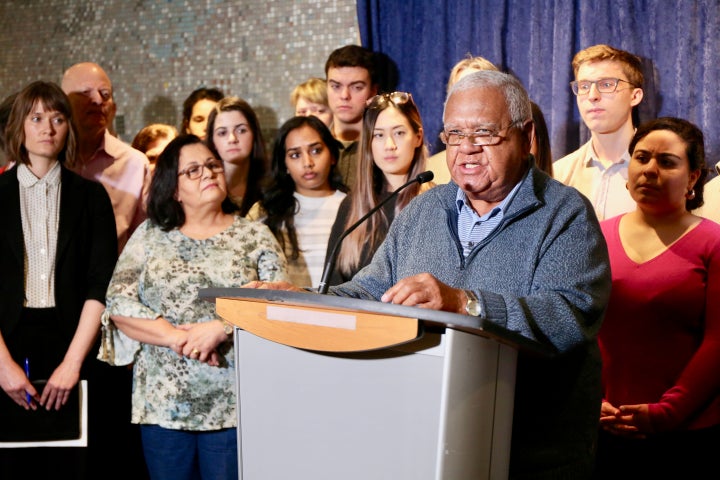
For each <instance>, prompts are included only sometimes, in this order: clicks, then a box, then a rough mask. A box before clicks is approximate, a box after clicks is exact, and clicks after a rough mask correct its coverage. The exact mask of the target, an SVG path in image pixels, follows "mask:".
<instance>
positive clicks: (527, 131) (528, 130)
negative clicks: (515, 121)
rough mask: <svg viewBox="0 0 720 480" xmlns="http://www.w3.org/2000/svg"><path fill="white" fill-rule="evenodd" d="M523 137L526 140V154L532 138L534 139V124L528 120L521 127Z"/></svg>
mask: <svg viewBox="0 0 720 480" xmlns="http://www.w3.org/2000/svg"><path fill="white" fill-rule="evenodd" d="M522 132H523V136H524V137H525V139H526V140H527V148H528V152H529V151H530V146H531V145H532V142H533V138H535V123H534V122H533V121H532V120H528V121H526V122H525V124H524V125H523V127H522Z"/></svg>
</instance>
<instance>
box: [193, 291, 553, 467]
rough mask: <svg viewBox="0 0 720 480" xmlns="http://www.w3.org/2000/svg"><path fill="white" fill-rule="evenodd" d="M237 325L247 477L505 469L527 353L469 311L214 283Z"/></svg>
mask: <svg viewBox="0 0 720 480" xmlns="http://www.w3.org/2000/svg"><path fill="white" fill-rule="evenodd" d="M200 296H201V297H204V298H206V299H208V300H215V301H216V305H217V311H218V314H219V315H220V316H222V317H223V318H224V319H225V320H227V321H229V322H231V323H233V324H234V325H235V326H236V327H238V328H236V330H235V356H236V358H235V362H236V363H235V365H236V371H237V396H238V405H237V410H238V412H237V413H238V457H239V461H240V478H241V479H242V480H277V479H293V480H337V479H342V480H367V479H373V480H374V479H393V480H395V479H400V480H404V479H412V480H440V479H443V480H458V479H461V480H463V479H473V480H476V479H505V478H507V476H508V465H509V458H510V440H511V432H512V412H513V399H514V393H515V370H516V362H517V350H518V349H519V348H523V349H530V350H536V351H537V352H538V353H543V351H542V348H541V347H540V346H539V344H535V343H534V342H532V341H531V340H528V339H525V338H524V337H521V336H520V335H518V334H517V333H515V332H509V331H507V330H504V329H502V327H499V326H497V325H495V324H484V323H482V321H481V320H480V319H477V318H475V317H468V316H465V315H457V314H451V313H447V312H436V311H432V310H424V309H419V308H416V307H403V306H398V305H388V304H382V303H381V302H374V301H367V300H357V299H346V298H341V297H333V296H326V295H316V294H309V293H297V292H282V291H267V290H247V289H208V290H206V291H201V293H200Z"/></svg>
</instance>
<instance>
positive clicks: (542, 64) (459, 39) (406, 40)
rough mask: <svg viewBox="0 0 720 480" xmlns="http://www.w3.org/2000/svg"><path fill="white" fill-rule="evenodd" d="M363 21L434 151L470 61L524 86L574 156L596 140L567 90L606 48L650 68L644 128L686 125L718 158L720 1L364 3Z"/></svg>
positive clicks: (711, 157)
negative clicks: (454, 73) (453, 89)
mask: <svg viewBox="0 0 720 480" xmlns="http://www.w3.org/2000/svg"><path fill="white" fill-rule="evenodd" d="M357 13H358V19H359V24H360V35H361V39H362V44H363V45H364V46H365V47H368V48H370V49H372V50H374V51H377V52H382V53H384V54H385V55H387V56H388V57H390V58H391V59H392V60H394V61H395V63H396V64H397V66H398V69H399V74H400V78H399V82H398V89H399V90H404V91H408V92H411V93H412V94H413V97H414V98H415V100H416V102H417V103H418V106H419V108H420V113H421V114H422V117H423V123H424V126H425V131H426V137H427V139H428V142H429V143H430V144H431V145H432V147H433V150H434V151H437V149H438V148H440V145H441V144H440V142H439V140H437V135H438V134H439V132H440V130H441V129H442V105H443V101H444V97H445V86H446V84H447V79H448V74H449V72H450V69H451V68H452V67H453V65H454V64H455V63H457V62H458V61H459V60H460V59H462V58H463V57H465V56H466V55H467V54H468V53H470V54H472V55H480V56H483V57H485V58H487V59H488V60H490V61H491V62H493V63H494V64H496V65H497V66H498V67H500V68H501V69H502V70H504V71H508V72H511V73H514V74H515V75H516V76H517V77H518V78H520V80H521V81H522V82H523V84H524V85H525V87H526V88H527V90H528V92H529V94H530V97H531V99H532V100H534V101H535V102H536V103H537V104H538V105H540V107H541V108H542V110H543V113H544V115H545V119H546V120H547V123H548V128H549V129H550V136H551V145H552V151H553V158H554V159H558V158H560V157H561V156H563V155H565V154H566V153H569V152H571V151H573V150H575V149H576V148H577V147H578V146H579V145H580V143H581V142H583V141H586V140H587V138H588V132H587V129H585V127H584V125H583V124H582V120H581V118H580V115H579V114H578V112H577V106H576V103H575V98H574V96H573V94H572V92H571V91H570V87H569V85H568V84H569V82H570V81H572V80H573V74H572V66H571V61H572V57H573V55H574V54H575V52H577V51H578V50H581V49H583V48H586V47H588V46H590V45H595V44H598V43H606V44H609V45H612V46H614V47H616V48H620V49H623V50H627V51H629V52H632V53H634V54H636V55H638V56H639V57H641V58H642V59H643V61H644V64H645V67H646V68H645V79H646V84H645V89H644V90H645V98H644V100H643V101H642V103H641V105H640V111H639V117H640V120H641V121H643V120H647V119H650V118H654V117H656V116H676V117H682V118H685V119H687V120H689V121H691V122H693V123H695V124H696V125H698V126H699V127H700V128H702V130H703V132H704V133H705V142H706V156H707V162H708V166H712V165H714V164H715V163H716V162H717V161H718V160H720V158H718V152H720V128H719V127H720V102H719V97H720V48H719V47H720V1H718V0H697V1H690V0H679V1H677V0H634V1H618V0H616V1H613V0H594V1H590V2H588V1H582V0H574V1H573V0H452V1H443V0H408V1H398V0H358V3H357ZM711 175H712V173H711Z"/></svg>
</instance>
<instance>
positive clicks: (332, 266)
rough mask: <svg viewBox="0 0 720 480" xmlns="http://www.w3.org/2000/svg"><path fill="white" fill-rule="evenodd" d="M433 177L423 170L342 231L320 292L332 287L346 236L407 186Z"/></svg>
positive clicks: (319, 288)
mask: <svg viewBox="0 0 720 480" xmlns="http://www.w3.org/2000/svg"><path fill="white" fill-rule="evenodd" d="M433 177H434V174H433V172H431V171H429V170H428V171H427V172H423V173H421V174H419V175H418V176H417V177H415V178H413V179H412V180H410V181H409V182H407V183H405V184H404V185H401V186H400V187H399V188H397V189H396V190H395V191H394V192H392V193H391V194H390V195H388V196H387V197H386V198H385V199H384V200H383V201H382V202H380V203H378V204H377V205H375V206H374V207H373V208H371V209H370V211H369V212H367V213H366V214H365V215H363V216H362V218H361V219H360V220H358V221H357V222H355V223H354V224H352V225H351V226H350V228H348V229H347V230H345V231H344V232H343V233H342V235H340V238H338V239H337V240H336V241H335V244H334V245H333V248H332V250H331V251H330V255H329V256H328V258H327V259H326V261H325V268H324V269H323V274H322V277H321V278H320V284H319V285H318V289H317V291H318V293H321V294H326V293H327V291H328V288H329V287H330V285H328V281H329V280H330V274H331V273H332V271H333V270H335V261H336V260H337V252H338V249H339V248H340V244H341V243H342V241H343V240H344V239H345V237H347V236H348V235H350V234H351V233H352V232H353V231H354V230H355V229H356V228H357V227H359V226H360V225H361V224H362V223H363V222H364V221H365V220H367V219H368V218H370V216H371V215H372V214H373V213H375V212H377V211H378V210H380V209H381V208H382V207H383V205H385V204H386V203H387V202H389V201H390V199H391V198H394V197H395V196H396V195H397V194H398V193H400V192H401V191H403V190H404V189H405V188H407V187H409V186H410V185H412V184H413V183H420V184H422V183H425V182H429V181H431V180H432V179H433Z"/></svg>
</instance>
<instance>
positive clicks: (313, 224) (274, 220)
mask: <svg viewBox="0 0 720 480" xmlns="http://www.w3.org/2000/svg"><path fill="white" fill-rule="evenodd" d="M339 148H340V146H339V144H338V142H337V140H335V138H333V136H332V133H330V130H328V128H327V127H326V126H325V124H324V123H323V122H322V121H320V120H319V119H318V118H316V117H314V116H308V117H293V118H291V119H290V120H288V121H287V122H285V123H284V124H283V125H282V126H281V127H280V130H279V132H278V136H277V139H276V140H275V146H274V148H273V155H272V165H271V175H270V177H269V178H268V181H267V186H266V188H265V189H264V193H263V198H262V200H261V201H260V202H258V203H256V204H255V205H254V206H253V208H252V209H251V210H250V213H248V218H252V219H255V220H260V219H261V220H263V221H264V223H265V224H266V225H267V226H268V227H270V230H271V231H272V232H273V233H274V234H275V236H276V237H277V239H278V241H279V242H280V244H281V245H282V246H283V249H284V250H285V256H286V257H287V259H288V264H289V265H288V266H289V273H290V279H291V280H292V282H293V283H294V284H295V285H297V286H299V287H313V286H317V285H318V284H319V282H320V277H321V276H322V269H323V264H324V260H325V252H326V250H327V243H328V237H329V235H330V229H331V228H332V225H333V222H334V221H335V216H336V215H337V210H338V207H339V206H340V202H341V201H342V199H343V198H345V192H346V191H347V189H346V188H345V186H344V185H343V183H342V177H341V176H340V174H339V172H338V171H337V168H336V165H337V159H338V156H339Z"/></svg>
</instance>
